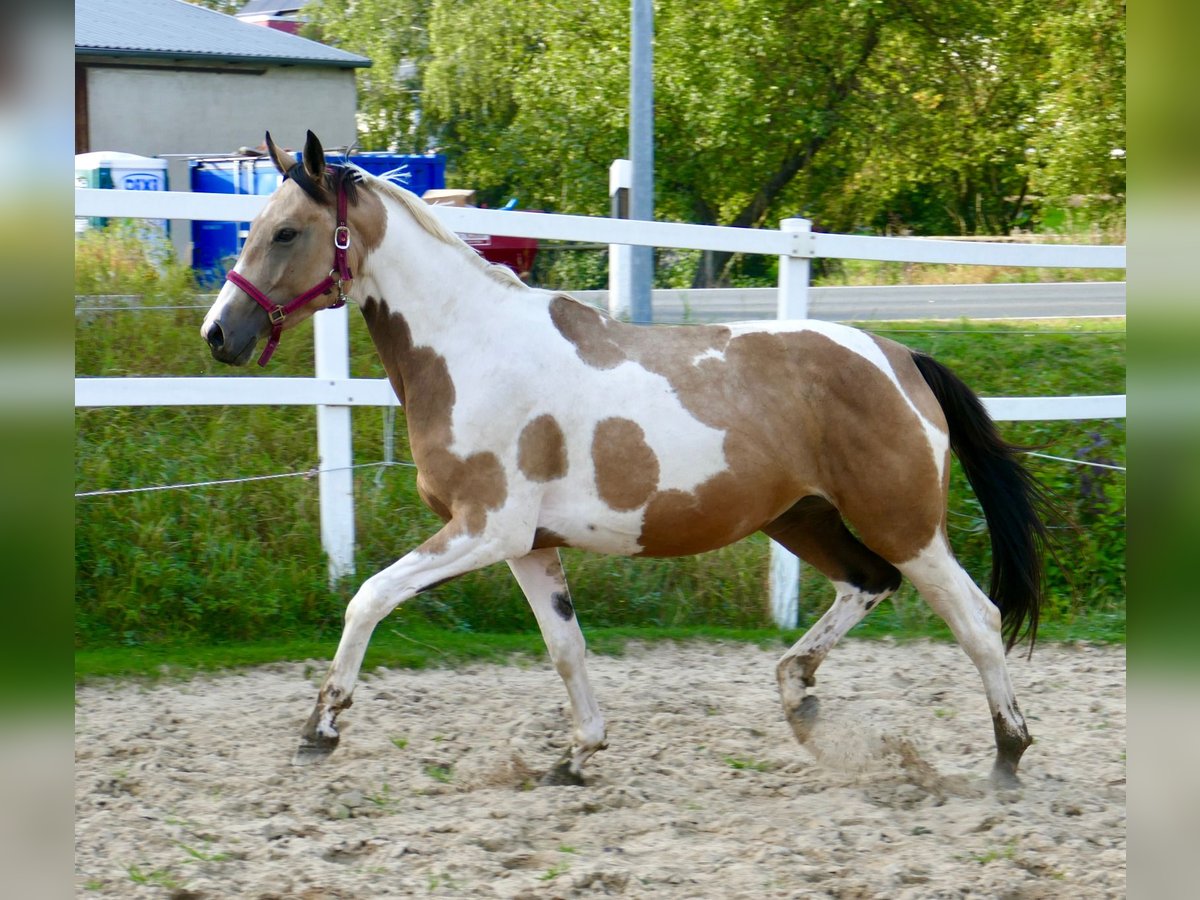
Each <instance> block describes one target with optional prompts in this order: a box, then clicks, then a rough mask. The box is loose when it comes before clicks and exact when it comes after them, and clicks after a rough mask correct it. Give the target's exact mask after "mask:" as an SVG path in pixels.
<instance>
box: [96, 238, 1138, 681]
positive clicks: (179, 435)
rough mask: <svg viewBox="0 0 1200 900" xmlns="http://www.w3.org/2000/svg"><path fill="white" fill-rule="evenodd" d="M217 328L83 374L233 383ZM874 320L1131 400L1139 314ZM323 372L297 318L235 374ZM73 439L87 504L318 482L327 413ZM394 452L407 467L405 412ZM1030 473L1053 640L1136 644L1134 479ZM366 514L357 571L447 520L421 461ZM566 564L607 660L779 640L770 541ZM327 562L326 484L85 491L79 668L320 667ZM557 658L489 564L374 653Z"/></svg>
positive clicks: (137, 334) (1029, 373) (808, 574)
mask: <svg viewBox="0 0 1200 900" xmlns="http://www.w3.org/2000/svg"><path fill="white" fill-rule="evenodd" d="M127 249H128V248H127ZM123 252H124V251H123ZM89 253H90V254H91V255H89V254H83V256H82V258H81V257H80V255H78V254H77V279H76V281H77V287H85V288H87V289H88V290H94V291H100V292H103V293H112V294H119V293H140V294H141V295H142V297H143V302H145V303H147V304H151V305H153V304H158V305H168V306H170V305H187V304H189V303H194V302H195V301H194V299H193V298H191V297H189V296H188V295H187V294H186V293H181V290H180V288H179V287H178V282H177V280H176V279H177V275H176V274H172V272H173V271H174V270H170V271H168V274H167V276H164V277H163V278H162V279H161V280H159V281H156V280H155V276H153V275H152V274H149V273H148V272H147V271H145V270H144V269H145V267H143V269H138V268H137V266H136V265H132V264H131V263H128V260H127V259H126V257H125V256H120V254H116V255H117V256H120V259H121V260H122V263H121V265H120V266H116V265H114V264H113V263H112V260H111V257H112V256H113V253H110V254H109V255H108V256H105V255H104V254H103V253H101V252H100V251H99V250H95V251H94V252H93V251H89ZM105 266H108V267H109V268H107V269H106V268H105ZM131 271H132V273H133V274H130V272H131ZM106 273H107V274H106ZM112 273H115V274H112ZM134 288H137V289H138V290H136V291H135V290H134ZM202 317H203V310H199V309H198V310H149V311H142V312H117V311H114V312H89V313H81V314H78V315H77V316H76V335H75V338H76V339H75V359H76V373H77V374H78V375H81V376H82V375H162V374H171V375H194V374H229V372H228V370H227V369H225V368H223V367H221V368H217V367H216V364H215V363H213V362H212V361H211V359H210V358H209V355H208V353H207V352H206V351H205V349H204V348H203V347H202V346H201V342H200V340H199V337H198V331H197V329H198V326H199V323H200V321H201V319H202ZM869 327H870V330H872V331H874V332H876V333H879V334H882V335H884V336H886V337H890V338H893V339H896V340H899V341H901V342H902V343H905V344H907V345H908V346H911V347H914V348H917V349H922V350H926V351H928V352H931V353H933V354H934V355H935V356H936V357H937V358H938V359H940V360H942V361H943V362H945V363H947V364H948V365H950V366H951V367H952V368H954V369H955V370H956V371H957V372H958V373H959V374H960V375H961V376H962V377H963V378H964V380H966V381H967V383H968V384H970V385H972V387H974V388H975V389H976V391H977V392H979V393H980V394H981V395H983V396H1004V395H1009V396H1015V395H1025V396H1034V395H1055V394H1071V393H1078V394H1100V393H1124V391H1125V343H1126V340H1125V333H1124V320H1080V321H1076V322H1072V321H1069V320H1068V321H1061V322H1039V323H994V322H988V323H970V322H937V323H918V322H897V323H883V322H875V323H870V326H869ZM351 356H352V360H351V374H352V375H354V376H355V377H380V376H382V374H383V373H382V369H381V366H380V364H379V362H378V360H377V358H376V356H375V351H374V348H373V347H372V346H371V344H370V341H369V338H368V337H367V334H366V329H365V327H364V326H363V323H362V322H361V318H360V317H358V316H357V315H352V316H351ZM311 372H312V340H311V337H310V336H309V334H308V333H307V329H304V330H301V331H300V332H297V333H295V334H289V339H288V340H285V341H283V343H282V344H281V346H280V349H279V351H278V353H277V354H276V356H275V358H274V360H273V361H272V364H271V368H270V370H269V371H266V372H260V371H259V370H258V369H257V368H256V367H251V368H250V369H248V370H245V371H243V372H241V373H239V374H243V375H245V376H246V377H256V376H258V375H260V374H266V375H270V376H279V375H310V374H311ZM385 427H386V422H385V418H384V415H383V413H382V412H381V411H380V410H376V409H370V408H363V409H355V410H354V411H353V429H354V449H355V454H356V456H355V461H356V462H374V461H377V460H379V459H381V458H382V446H383V443H384V433H385ZM1002 430H1003V432H1004V433H1005V435H1006V436H1007V437H1009V438H1010V439H1012V440H1015V441H1019V442H1025V443H1030V444H1038V445H1041V446H1044V448H1045V452H1047V453H1050V454H1053V455H1056V456H1064V457H1072V458H1080V459H1091V460H1094V461H1107V462H1113V463H1116V464H1118V465H1124V461H1125V429H1124V423H1123V422H1059V423H1010V424H1008V423H1006V424H1003V425H1002ZM75 433H76V441H75V490H76V491H77V492H78V491H86V490H93V489H104V488H124V487H134V486H146V485H159V484H173V483H178V482H191V481H204V480H216V479H223V478H231V477H239V476H248V475H260V474H271V473H276V472H287V471H304V470H308V469H310V468H311V467H312V466H313V465H315V463H316V439H315V415H314V412H313V410H312V409H309V408H303V407H275V408H262V407H216V408H164V409H140V408H124V409H78V410H76V413H75ZM395 454H396V458H397V459H399V460H406V459H408V458H409V450H408V444H407V437H406V434H405V431H404V419H403V414H402V413H401V414H399V415H397V417H396V423H395ZM1029 465H1030V468H1031V469H1033V470H1034V471H1035V473H1036V474H1038V476H1039V477H1041V478H1042V479H1043V480H1045V481H1046V482H1047V483H1048V484H1049V485H1050V486H1051V488H1052V489H1053V490H1054V491H1055V493H1056V494H1057V496H1058V500H1059V503H1060V506H1061V507H1062V509H1063V510H1064V512H1065V513H1066V517H1067V518H1066V521H1065V522H1063V523H1060V524H1058V525H1057V526H1056V531H1055V534H1056V536H1057V539H1058V541H1057V542H1058V551H1057V553H1058V555H1057V559H1055V560H1052V561H1051V562H1050V564H1049V567H1048V581H1047V584H1048V601H1047V605H1046V610H1045V613H1044V617H1043V623H1044V624H1043V628H1042V635H1043V637H1045V638H1047V639H1094V640H1123V639H1124V629H1125V513H1124V510H1125V476H1124V473H1121V472H1111V471H1106V470H1099V469H1082V468H1077V467H1075V466H1071V465H1067V464H1063V463H1056V462H1052V461H1049V460H1041V459H1032V458H1031V459H1030V461H1029ZM355 503H356V519H357V531H358V547H357V557H356V563H357V571H358V573H359V575H360V576H366V575H369V574H370V573H372V572H374V571H377V570H378V569H380V568H382V567H383V566H385V565H388V564H390V563H391V562H393V561H394V560H395V559H397V558H398V557H399V556H401V555H402V554H403V553H404V552H405V551H406V550H408V549H410V548H411V547H413V546H415V545H416V544H417V543H419V542H420V541H421V540H423V539H424V538H425V537H427V536H428V535H429V534H430V533H432V531H433V530H435V529H436V527H437V524H438V523H437V519H436V518H435V517H434V516H433V514H432V513H430V512H429V511H428V510H426V509H425V508H424V506H423V505H422V504H421V503H420V501H419V499H418V498H417V496H416V491H415V484H414V472H413V470H412V469H410V468H404V467H394V468H390V469H386V470H382V471H381V470H375V469H367V470H360V471H359V472H357V473H356V476H355ZM951 513H952V514H951V518H950V527H951V531H950V533H951V538H952V543H953V544H954V546H955V550H956V553H957V554H958V555H959V557H960V559H961V560H962V562H963V564H964V565H965V566H966V568H967V569H968V571H970V572H971V573H972V575H973V576H974V577H975V578H976V579H977V580H979V581H981V582H982V583H984V584H986V581H987V577H988V571H989V566H990V548H989V544H988V538H987V532H986V529H985V528H984V527H983V525H982V521H981V518H980V512H979V508H978V505H977V503H976V502H975V499H974V496H973V495H972V494H971V492H970V491H969V489H967V488H966V487H965V485H964V483H963V480H962V476H961V472H960V471H959V469H958V467H957V465H955V467H954V469H953V472H952V487H951ZM564 561H565V563H566V566H567V571H568V577H569V579H570V581H571V584H572V591H573V594H574V598H575V601H576V606H577V608H578V609H579V614H580V617H581V620H582V622H583V623H584V625H585V628H586V629H587V631H588V635H589V639H590V640H591V645H592V646H593V648H595V649H597V650H599V651H601V652H607V649H606V646H607V644H608V643H611V645H612V646H614V647H617V646H619V645H620V644H621V643H622V642H623V641H625V640H629V639H634V638H636V639H643V638H646V639H654V638H655V637H657V636H665V637H671V638H675V637H680V636H683V637H690V636H694V635H698V634H708V635H710V636H719V637H726V636H728V635H730V634H746V635H752V636H753V635H761V634H764V633H768V634H770V633H772V632H770V630H769V625H770V615H769V611H768V608H767V603H766V592H765V587H766V583H767V542H766V539H765V538H764V537H763V536H761V535H756V536H752V537H750V538H748V539H746V540H745V541H742V542H740V543H738V544H736V545H734V546H731V547H727V548H724V549H722V550H718V551H715V552H713V553H708V554H702V555H700V556H695V557H687V558H682V559H676V560H630V559H621V558H613V557H601V556H592V555H588V554H584V553H580V552H576V551H566V552H565V553H564ZM325 573H326V564H325V559H324V556H323V553H322V551H321V541H320V530H319V522H318V493H317V484H316V481H315V480H313V479H307V478H287V479H280V480H274V481H266V482H254V483H248V484H238V485H229V486H223V487H211V488H200V489H190V490H173V491H163V492H156V493H147V494H131V495H121V496H109V497H92V498H82V499H77V500H76V503H75V629H74V644H75V649H76V652H77V663H76V671H77V674H80V675H83V676H92V675H104V674H130V673H143V674H144V673H147V672H152V671H153V670H155V669H156V668H157V667H160V666H168V667H170V668H171V669H172V670H174V669H176V668H184V669H189V670H205V669H208V668H222V667H225V666H230V665H252V664H257V663H263V662H271V661H275V660H279V659H309V658H314V659H320V660H326V659H328V658H329V657H330V656H331V655H332V648H333V645H334V643H335V642H336V638H337V635H338V634H339V633H340V630H341V624H342V613H343V610H344V608H345V604H346V602H347V600H348V599H349V597H350V596H351V595H352V594H353V590H354V588H355V587H356V584H355V582H354V580H353V579H350V580H348V581H347V582H346V583H345V584H343V585H340V586H338V587H337V588H336V589H331V588H330V587H329V585H328V584H327V583H326V574H325ZM831 599H832V589H831V588H830V587H829V585H828V582H827V581H826V580H825V579H824V578H822V577H820V576H818V575H817V574H816V573H815V572H813V571H812V570H809V569H807V568H806V569H805V575H804V578H803V581H802V598H801V609H802V624H810V623H811V622H812V621H814V620H815V618H816V617H817V616H819V615H820V613H821V612H822V611H823V609H824V608H825V606H827V604H828V603H829V601H830V600H831ZM705 629H711V631H706V630H705ZM763 629H767V631H766V632H764V631H763ZM627 630H628V631H627ZM854 633H855V634H862V635H863V636H877V635H880V634H895V635H900V636H915V635H921V634H933V635H935V636H944V634H945V631H944V627H943V626H941V624H940V622H938V621H937V620H936V619H935V618H934V617H933V616H932V614H931V613H930V612H929V611H928V609H927V607H926V606H925V605H924V604H923V603H921V602H920V601H919V600H918V599H917V598H916V597H915V596H914V595H913V594H912V593H911V591H909V590H907V589H902V590H901V592H900V593H899V594H898V595H897V597H896V598H895V602H894V604H885V605H884V607H883V608H881V609H879V610H876V611H875V612H873V613H872V615H871V616H870V617H868V619H867V620H866V622H864V623H863V625H861V626H860V627H859V629H857V630H856V631H855V632H854ZM631 635H632V636H633V637H631ZM749 639H752V640H758V639H759V638H758V637H750V638H749ZM541 652H542V651H541V642H540V638H539V637H538V635H537V634H536V630H535V624H534V621H533V617H532V615H531V614H530V612H529V610H528V607H527V605H526V603H525V601H524V599H523V598H522V597H521V595H520V592H519V591H518V590H517V589H516V587H515V585H514V583H513V580H512V578H511V576H510V574H509V573H508V571H507V569H506V568H505V567H504V566H493V567H490V568H488V569H485V570H482V571H480V572H475V573H472V574H470V575H467V576H464V577H462V578H460V579H457V580H455V581H453V582H450V583H448V584H446V585H443V586H442V587H440V588H438V589H437V590H436V591H431V592H429V593H428V594H424V595H422V596H420V597H418V598H416V599H414V600H412V601H410V602H409V603H407V604H405V606H404V607H402V608H401V609H400V610H398V611H397V612H396V613H394V614H393V615H392V616H391V617H389V618H388V619H387V620H385V622H384V623H383V624H382V625H381V627H380V629H379V633H378V634H377V636H376V638H375V640H374V641H373V643H372V650H371V656H369V657H368V663H369V664H373V665H379V664H385V661H386V664H388V665H431V664H447V665H450V664H455V663H457V662H460V661H463V660H466V659H502V658H504V657H505V656H506V655H509V654H513V653H519V654H528V653H535V654H537V653H541ZM372 660H374V662H372Z"/></svg>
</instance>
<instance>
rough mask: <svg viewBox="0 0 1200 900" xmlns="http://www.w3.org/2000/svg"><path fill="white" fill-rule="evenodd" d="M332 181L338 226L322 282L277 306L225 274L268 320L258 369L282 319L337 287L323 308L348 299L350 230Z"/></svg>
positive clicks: (341, 193)
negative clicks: (330, 262)
mask: <svg viewBox="0 0 1200 900" xmlns="http://www.w3.org/2000/svg"><path fill="white" fill-rule="evenodd" d="M299 165H300V163H296V166H299ZM296 166H293V167H292V169H290V170H288V173H287V174H286V175H284V179H285V180H286V179H287V178H288V177H289V176H290V175H291V174H292V171H293V170H294V169H295V168H296ZM340 168H341V167H340V166H331V167H330V170H331V171H333V172H337V171H338V170H339V169H340ZM335 180H336V181H337V185H338V189H337V227H336V228H334V230H333V268H332V269H330V270H329V274H328V275H326V276H325V278H324V279H323V280H322V281H320V282H318V283H317V284H314V285H313V286H312V287H310V288H309V289H308V290H307V291H305V292H304V293H303V294H300V295H299V296H298V297H296V298H295V299H294V300H292V301H290V302H288V303H285V304H283V305H280V304H278V303H275V302H273V301H272V300H271V299H270V298H269V297H268V296H267V295H266V294H264V293H263V292H262V291H260V290H259V289H258V288H257V287H255V286H254V284H253V283H251V281H250V279H248V278H245V277H244V276H242V275H240V274H238V273H237V272H234V271H232V270H230V271H229V272H228V273H226V275H225V278H226V280H228V281H232V282H233V283H234V284H235V285H237V286H238V287H239V288H241V289H242V290H243V291H244V292H245V293H246V294H247V295H248V296H249V297H250V299H252V300H253V301H254V302H255V303H257V304H258V305H259V306H261V307H262V308H263V309H264V310H266V313H267V317H268V318H269V319H270V320H271V337H270V338H269V339H268V340H267V346H266V347H264V348H263V352H262V356H260V357H259V358H258V364H259V365H260V366H265V365H266V364H267V362H268V360H270V358H271V354H273V353H274V352H275V348H276V347H278V346H279V337H280V335H282V334H283V320H284V319H286V318H287V317H288V316H289V315H290V314H291V313H294V312H295V311H296V310H298V309H299V308H300V307H302V306H304V305H305V304H306V303H308V301H309V300H311V299H313V297H317V296H319V295H321V294H324V293H327V292H328V291H329V290H330V289H331V288H337V292H338V296H337V302H335V303H333V304H332V305H330V306H328V307H326V308H327V309H337V308H338V307H341V306H345V305H346V301H347V300H348V299H349V297H348V296H347V294H346V291H345V289H344V287H343V285H344V283H345V282H347V281H353V280H354V275H353V274H352V273H351V271H350V264H349V263H348V262H347V261H346V251H347V250H349V249H350V229H349V228H348V227H347V225H346V187H345V182H344V180H343V179H342V178H336V179H335Z"/></svg>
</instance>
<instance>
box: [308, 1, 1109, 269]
mask: <svg viewBox="0 0 1200 900" xmlns="http://www.w3.org/2000/svg"><path fill="white" fill-rule="evenodd" d="M306 13H307V14H308V15H309V17H310V18H311V20H312V22H313V26H312V28H313V30H312V32H311V33H312V34H313V35H314V36H320V37H322V38H323V39H325V40H327V41H330V42H334V43H338V44H339V45H341V46H344V47H346V49H350V50H354V51H356V52H359V53H363V54H365V55H367V56H370V57H372V59H374V60H375V67H374V68H373V69H371V70H366V71H364V72H361V73H360V75H359V78H360V98H361V106H362V110H363V115H362V133H363V140H364V142H365V143H367V144H368V145H369V146H372V147H374V146H382V145H387V146H391V147H395V148H403V149H421V150H423V149H425V148H426V146H427V145H428V143H429V142H432V143H433V144H434V145H436V146H437V148H438V149H440V150H442V151H443V152H445V153H446V154H447V156H448V157H449V160H450V166H451V172H452V177H453V178H454V179H455V180H457V181H458V182H459V183H463V184H469V185H471V186H472V187H475V188H476V189H477V190H478V191H479V192H480V196H481V199H482V200H483V201H485V202H488V203H498V202H503V201H504V200H506V199H507V198H508V197H509V196H512V195H516V196H518V197H519V198H520V200H521V203H522V205H523V206H525V207H538V208H544V209H553V210H557V211H562V212H582V213H590V214H596V213H601V212H603V211H605V210H606V209H607V205H608V204H607V181H608V179H607V171H608V167H609V164H610V162H611V161H612V159H614V158H616V157H619V156H625V155H626V152H627V151H626V146H627V107H628V99H627V98H628V45H629V6H628V0H548V2H543V3H537V4H531V3H528V2H518V0H471V2H467V0H397V2H385V0H315V2H313V3H311V4H310V5H309V6H308V7H307V8H306ZM1124 27H1125V26H1124V6H1123V3H1122V0H1011V2H1010V3H1008V4H1004V5H996V4H993V3H990V2H985V0H960V2H958V3H955V4H944V3H940V2H937V0H712V2H709V3H702V4H684V3H680V2H672V0H660V2H659V4H658V8H657V11H656V21H655V117H656V118H655V132H656V133H655V143H656V149H655V155H656V165H655V169H656V172H655V175H656V215H657V216H658V217H659V218H665V219H676V220H684V221H691V222H700V223H720V224H733V225H742V226H747V227H756V226H760V225H763V224H764V223H768V224H769V223H774V222H775V221H777V220H778V219H780V218H783V217H784V216H786V215H795V214H802V215H807V216H810V217H812V218H813V219H814V220H815V222H816V223H817V225H818V227H821V228H825V229H829V230H838V231H847V230H855V229H867V230H871V231H912V232H915V233H967V234H971V233H1004V232H1007V231H1009V230H1011V229H1012V228H1013V227H1014V226H1024V225H1028V224H1030V223H1031V222H1033V221H1035V219H1034V217H1035V216H1036V215H1037V214H1038V212H1039V210H1038V207H1037V199H1038V197H1039V196H1042V195H1044V196H1045V197H1047V198H1050V199H1051V200H1052V201H1053V202H1056V203H1061V202H1063V199H1064V198H1066V197H1068V196H1070V195H1071V194H1089V195H1094V194H1109V195H1114V196H1115V195H1118V194H1121V193H1122V192H1123V189H1124V167H1123V161H1121V160H1120V159H1116V158H1114V157H1113V155H1112V154H1111V150H1112V149H1113V148H1123V147H1124V140H1123V136H1124V100H1123V95H1124ZM710 263H712V264H714V265H713V268H714V269H715V271H716V272H717V273H718V274H720V273H722V272H724V273H728V272H729V271H731V266H736V265H737V261H736V260H734V259H731V258H730V257H728V256H721V255H717V256H716V258H715V259H712V260H710ZM707 277H708V276H707V274H706V272H703V271H698V272H697V276H696V280H697V281H698V282H699V281H704V280H706V278H707Z"/></svg>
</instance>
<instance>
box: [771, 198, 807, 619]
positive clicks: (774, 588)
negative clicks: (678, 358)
mask: <svg viewBox="0 0 1200 900" xmlns="http://www.w3.org/2000/svg"><path fill="white" fill-rule="evenodd" d="M779 229H780V230H781V231H783V232H785V233H790V234H793V235H794V238H793V245H792V250H791V252H790V253H789V254H788V255H786V256H780V257H779V303H778V318H780V319H806V318H808V279H809V263H808V260H809V257H810V256H811V254H812V222H810V221H809V220H808V219H784V220H783V221H782V222H781V223H780V224H779ZM770 586H771V615H772V616H773V617H774V619H775V624H776V625H778V626H779V627H780V628H795V627H796V625H797V623H798V622H799V621H800V560H799V559H798V558H797V557H796V556H795V555H793V554H792V553H791V551H789V550H788V549H787V548H786V547H784V546H783V545H782V544H777V543H775V541H771V576H770Z"/></svg>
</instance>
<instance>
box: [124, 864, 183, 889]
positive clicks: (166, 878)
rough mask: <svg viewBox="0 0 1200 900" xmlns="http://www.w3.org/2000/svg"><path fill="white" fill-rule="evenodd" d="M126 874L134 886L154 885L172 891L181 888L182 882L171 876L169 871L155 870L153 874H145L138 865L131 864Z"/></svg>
mask: <svg viewBox="0 0 1200 900" xmlns="http://www.w3.org/2000/svg"><path fill="white" fill-rule="evenodd" d="M125 874H126V875H128V876H129V880H130V881H132V882H133V883H134V884H154V885H158V886H159V887H164V888H168V889H170V890H174V889H175V888H178V887H180V886H181V883H180V881H179V880H178V879H176V878H175V876H174V875H172V874H171V872H170V870H169V869H154V870H153V871H151V872H143V871H142V869H141V868H140V867H139V866H138V865H137V864H135V863H129V864H128V865H126V866H125Z"/></svg>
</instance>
